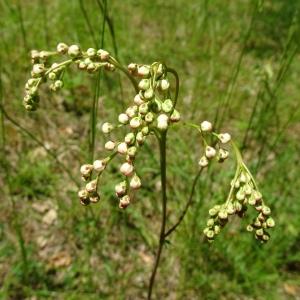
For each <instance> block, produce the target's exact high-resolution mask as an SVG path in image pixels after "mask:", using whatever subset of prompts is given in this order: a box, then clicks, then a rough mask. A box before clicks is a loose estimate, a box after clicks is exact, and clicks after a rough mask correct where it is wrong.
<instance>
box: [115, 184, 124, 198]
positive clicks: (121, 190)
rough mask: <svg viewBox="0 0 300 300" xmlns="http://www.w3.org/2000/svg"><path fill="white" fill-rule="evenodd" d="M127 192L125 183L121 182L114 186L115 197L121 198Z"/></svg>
mask: <svg viewBox="0 0 300 300" xmlns="http://www.w3.org/2000/svg"><path fill="white" fill-rule="evenodd" d="M126 191H127V183H126V181H122V182H120V183H118V184H117V185H116V186H115V192H116V195H117V197H122V196H124V195H125V194H126Z"/></svg>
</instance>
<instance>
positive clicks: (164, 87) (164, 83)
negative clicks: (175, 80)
mask: <svg viewBox="0 0 300 300" xmlns="http://www.w3.org/2000/svg"><path fill="white" fill-rule="evenodd" d="M169 87H170V83H169V80H168V79H162V80H161V81H160V88H161V89H162V90H163V91H166V90H168V89H169Z"/></svg>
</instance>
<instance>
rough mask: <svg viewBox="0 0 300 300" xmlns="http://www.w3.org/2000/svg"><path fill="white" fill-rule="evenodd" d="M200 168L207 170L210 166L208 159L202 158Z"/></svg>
mask: <svg viewBox="0 0 300 300" xmlns="http://www.w3.org/2000/svg"><path fill="white" fill-rule="evenodd" d="M199 166H200V167H202V168H205V167H207V166H208V159H207V157H206V156H202V157H201V158H200V160H199Z"/></svg>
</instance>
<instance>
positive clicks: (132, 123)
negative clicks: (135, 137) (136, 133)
mask: <svg viewBox="0 0 300 300" xmlns="http://www.w3.org/2000/svg"><path fill="white" fill-rule="evenodd" d="M129 125H130V127H131V128H133V129H136V128H139V127H140V126H141V125H142V120H141V118H140V117H134V118H132V119H131V120H130V122H129Z"/></svg>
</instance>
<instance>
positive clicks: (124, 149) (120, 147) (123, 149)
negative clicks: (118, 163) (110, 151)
mask: <svg viewBox="0 0 300 300" xmlns="http://www.w3.org/2000/svg"><path fill="white" fill-rule="evenodd" d="M117 150H118V152H119V153H120V154H125V153H127V144H126V143H125V142H123V143H120V144H119V145H118V147H117Z"/></svg>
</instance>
